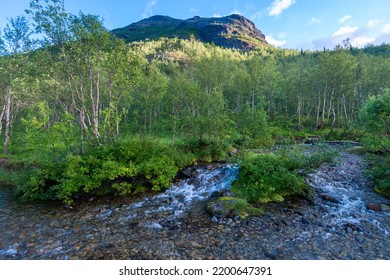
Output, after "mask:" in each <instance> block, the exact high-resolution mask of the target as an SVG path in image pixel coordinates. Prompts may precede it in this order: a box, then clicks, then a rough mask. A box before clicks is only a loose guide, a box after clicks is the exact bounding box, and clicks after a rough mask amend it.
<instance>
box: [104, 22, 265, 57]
mask: <svg viewBox="0 0 390 280" xmlns="http://www.w3.org/2000/svg"><path fill="white" fill-rule="evenodd" d="M111 32H112V33H113V34H115V35H116V36H118V37H119V38H122V39H124V40H125V41H126V42H134V41H143V40H146V39H157V38H161V37H168V38H173V37H178V38H190V37H191V36H194V37H195V38H196V39H198V40H200V41H202V42H206V43H214V44H215V45H217V46H221V47H224V48H236V49H240V50H244V51H248V50H251V49H254V48H256V47H258V46H261V45H268V43H267V41H266V40H265V36H264V34H263V33H262V32H261V31H260V30H259V29H257V28H256V26H255V24H254V23H253V22H252V21H250V20H248V19H247V18H245V17H243V16H241V15H236V14H233V15H230V16H226V17H218V18H202V17H199V16H196V17H193V18H190V19H187V20H181V19H175V18H171V17H168V16H152V17H150V18H147V19H143V20H141V21H139V22H136V23H132V24H130V25H128V26H126V27H123V28H118V29H114V30H112V31H111Z"/></svg>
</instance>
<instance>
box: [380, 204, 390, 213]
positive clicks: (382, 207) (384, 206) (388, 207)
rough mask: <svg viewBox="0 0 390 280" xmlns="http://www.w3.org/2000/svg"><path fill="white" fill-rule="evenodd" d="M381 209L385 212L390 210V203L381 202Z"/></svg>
mask: <svg viewBox="0 0 390 280" xmlns="http://www.w3.org/2000/svg"><path fill="white" fill-rule="evenodd" d="M381 210H382V211H383V212H390V205H388V204H381Z"/></svg>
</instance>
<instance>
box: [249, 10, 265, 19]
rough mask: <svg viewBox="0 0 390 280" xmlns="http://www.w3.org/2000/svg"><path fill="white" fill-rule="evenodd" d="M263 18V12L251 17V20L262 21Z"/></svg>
mask: <svg viewBox="0 0 390 280" xmlns="http://www.w3.org/2000/svg"><path fill="white" fill-rule="evenodd" d="M262 16H263V14H262V13H261V12H257V13H256V14H254V15H251V16H250V20H252V21H254V20H257V19H261V18H262Z"/></svg>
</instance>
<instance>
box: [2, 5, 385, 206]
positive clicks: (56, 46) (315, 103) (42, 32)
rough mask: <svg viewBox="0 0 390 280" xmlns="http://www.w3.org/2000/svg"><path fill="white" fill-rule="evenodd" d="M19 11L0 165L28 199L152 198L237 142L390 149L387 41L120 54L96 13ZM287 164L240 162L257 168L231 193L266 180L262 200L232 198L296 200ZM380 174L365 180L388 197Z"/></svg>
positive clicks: (176, 44)
mask: <svg viewBox="0 0 390 280" xmlns="http://www.w3.org/2000/svg"><path fill="white" fill-rule="evenodd" d="M27 14H28V16H29V18H31V22H32V23H29V20H28V19H27V17H25V16H20V17H17V18H15V19H10V21H9V23H8V24H7V26H5V28H4V29H3V32H2V36H1V41H0V49H1V51H2V56H1V57H0V91H1V94H2V98H1V100H0V108H1V112H0V135H1V138H2V142H3V155H2V158H3V159H2V161H1V163H2V165H3V166H4V167H5V168H8V169H12V168H19V169H22V170H24V171H25V172H24V173H23V176H19V177H18V178H14V180H13V183H14V184H16V185H17V186H18V189H19V190H20V191H21V194H23V196H24V197H26V198H40V199H59V200H62V201H64V202H66V203H72V201H73V200H74V198H77V197H79V196H83V195H96V194H108V193H110V194H113V193H114V194H129V193H137V192H140V191H142V190H144V189H145V188H149V189H150V188H152V189H154V190H160V189H163V188H165V187H167V186H168V185H169V183H170V182H171V181H172V180H173V178H174V177H175V174H176V172H177V171H178V170H179V169H180V168H182V167H184V166H186V165H189V164H192V163H194V162H196V161H198V160H205V161H211V160H216V159H222V158H226V156H227V155H228V153H229V152H230V151H231V150H232V147H235V148H238V149H239V150H240V151H241V150H247V149H258V148H265V147H271V146H273V145H274V144H275V143H281V142H283V141H290V142H291V141H295V140H296V139H300V138H302V137H305V136H306V135H308V134H313V133H318V134H321V135H329V136H330V137H331V136H332V135H333V136H334V135H337V137H355V138H356V137H357V138H362V137H364V139H365V141H366V143H367V146H368V147H369V148H370V149H372V150H373V151H375V152H377V153H387V154H388V153H389V123H390V121H389V106H390V105H389V104H390V103H389V90H387V89H389V88H390V84H389V83H390V79H389V78H390V51H389V49H390V46H389V45H386V44H384V45H382V46H378V47H375V46H368V47H367V48H364V49H355V48H352V47H351V46H350V45H349V43H348V40H347V41H345V42H344V43H343V45H340V46H337V47H336V48H335V49H334V50H332V51H330V50H324V51H321V52H309V51H305V52H304V51H295V50H284V49H277V48H273V47H268V46H264V47H261V48H258V49H256V50H253V51H250V52H240V51H238V50H234V49H223V48H220V47H216V46H213V45H207V44H203V43H200V42H198V41H196V40H180V39H159V40H156V41H146V42H137V43H132V44H129V45H126V44H125V43H124V42H123V41H122V40H120V39H117V38H115V37H114V36H113V35H112V34H111V33H110V32H108V31H107V30H106V29H105V28H104V27H103V24H102V22H101V20H100V19H99V18H98V17H96V16H93V15H85V14H83V13H80V14H79V15H71V14H69V13H67V12H66V11H65V10H64V8H63V5H62V1H61V0H48V1H39V0H33V1H31V3H30V9H29V10H28V11H27ZM31 26H32V27H33V28H32V27H31ZM33 34H39V37H38V38H40V39H39V40H37V39H33V38H36V37H34V36H33ZM377 106H378V107H377ZM377 108H380V110H381V111H380V112H381V113H378V109H377ZM296 163H297V162H294V161H289V160H285V158H283V157H280V156H278V155H261V156H257V157H252V158H251V157H249V158H247V161H246V162H243V170H252V169H253V170H252V171H250V172H251V173H250V174H249V173H248V176H249V177H245V178H246V179H244V181H241V182H240V181H239V182H238V183H237V186H239V185H240V184H242V185H245V186H246V187H248V186H249V185H253V184H252V183H253V182H247V181H245V180H250V178H251V176H252V178H253V176H254V177H256V179H254V182H257V176H265V179H264V180H265V181H264V182H262V181H259V182H260V183H258V185H256V186H258V187H256V188H258V190H259V191H261V190H262V188H263V185H265V186H270V187H269V188H268V187H267V191H269V193H268V194H266V195H263V194H262V193H260V195H259V194H256V193H255V192H257V191H258V190H256V188H255V189H253V190H241V191H237V193H238V194H240V193H241V195H242V196H243V197H245V198H246V199H248V200H249V201H253V200H257V201H259V200H260V201H266V200H280V196H282V197H283V195H285V194H288V193H301V192H302V191H303V190H304V189H305V187H304V185H303V182H302V178H301V177H299V176H297V174H296V171H295V170H297V169H300V168H302V167H301V166H295V165H294V164H296ZM382 163H383V164H384V165H385V166H383V167H381V170H382V171H383V170H390V167H389V166H388V161H387V163H385V162H382ZM386 164H387V166H386ZM271 169H272V170H276V171H275V173H273V172H274V171H272V172H271V171H270V170H271ZM286 170H287V171H291V172H292V173H291V172H285V171H286ZM248 172H249V171H248ZM281 173H283V174H285V176H283V177H279V176H278V174H281ZM382 173H383V174H382ZM382 173H380V172H376V173H375V174H376V175H375V174H374V175H375V176H377V181H378V182H379V183H380V182H382V181H385V183H383V182H382V183H380V184H381V186H380V190H381V191H382V192H384V193H386V192H389V183H388V178H389V175H388V174H387V173H388V172H382ZM384 173H386V174H384ZM267 174H271V175H270V177H269V178H268V177H267ZM386 176H387V177H386ZM274 179H275V180H274ZM286 182H288V183H286ZM276 183H277V185H278V186H281V185H283V186H282V189H278V186H274V184H276ZM255 197H256V199H255Z"/></svg>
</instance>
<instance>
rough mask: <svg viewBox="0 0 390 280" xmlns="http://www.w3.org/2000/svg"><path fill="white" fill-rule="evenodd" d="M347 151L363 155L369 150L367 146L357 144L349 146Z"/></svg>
mask: <svg viewBox="0 0 390 280" xmlns="http://www.w3.org/2000/svg"><path fill="white" fill-rule="evenodd" d="M347 152H348V153H350V154H354V155H363V154H365V153H366V152H367V148H366V147H363V146H356V147H352V148H349V149H348V150H347Z"/></svg>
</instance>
